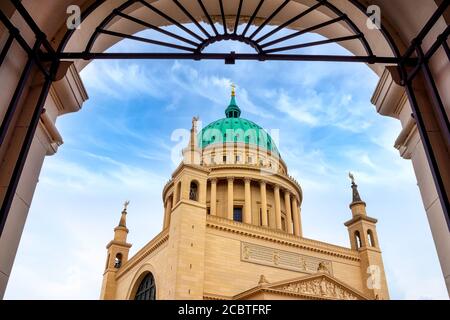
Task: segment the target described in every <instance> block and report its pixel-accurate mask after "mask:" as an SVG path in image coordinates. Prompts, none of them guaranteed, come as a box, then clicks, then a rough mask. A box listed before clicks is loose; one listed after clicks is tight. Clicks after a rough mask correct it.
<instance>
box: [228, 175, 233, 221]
mask: <svg viewBox="0 0 450 320" xmlns="http://www.w3.org/2000/svg"><path fill="white" fill-rule="evenodd" d="M233 182H234V178H228V205H227V218H228V219H230V220H233V208H234V207H233V203H234V201H233V200H234V199H233Z"/></svg>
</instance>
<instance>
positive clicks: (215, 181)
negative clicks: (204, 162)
mask: <svg viewBox="0 0 450 320" xmlns="http://www.w3.org/2000/svg"><path fill="white" fill-rule="evenodd" d="M209 181H211V183H217V178H211V179H209Z"/></svg>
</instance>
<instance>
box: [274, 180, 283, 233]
mask: <svg viewBox="0 0 450 320" xmlns="http://www.w3.org/2000/svg"><path fill="white" fill-rule="evenodd" d="M274 193H275V222H276V227H277V229H279V230H282V229H283V227H282V226H281V205H280V187H279V186H278V185H276V186H275V188H274Z"/></svg>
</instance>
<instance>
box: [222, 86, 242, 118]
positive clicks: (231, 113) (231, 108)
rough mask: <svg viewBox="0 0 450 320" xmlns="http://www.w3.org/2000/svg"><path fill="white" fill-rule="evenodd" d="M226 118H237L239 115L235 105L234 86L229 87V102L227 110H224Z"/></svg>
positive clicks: (239, 110) (239, 112) (239, 111)
mask: <svg viewBox="0 0 450 320" xmlns="http://www.w3.org/2000/svg"><path fill="white" fill-rule="evenodd" d="M225 115H226V116H227V118H239V117H240V115H241V109H239V107H238V105H237V103H236V86H235V85H234V84H232V85H231V100H230V104H229V105H228V108H227V109H226V110H225Z"/></svg>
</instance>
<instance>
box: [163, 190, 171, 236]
mask: <svg viewBox="0 0 450 320" xmlns="http://www.w3.org/2000/svg"><path fill="white" fill-rule="evenodd" d="M171 211H172V199H171V198H170V197H169V198H168V199H167V200H166V203H165V205H164V224H163V230H164V229H166V228H167V227H168V226H169V224H170V212H171Z"/></svg>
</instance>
